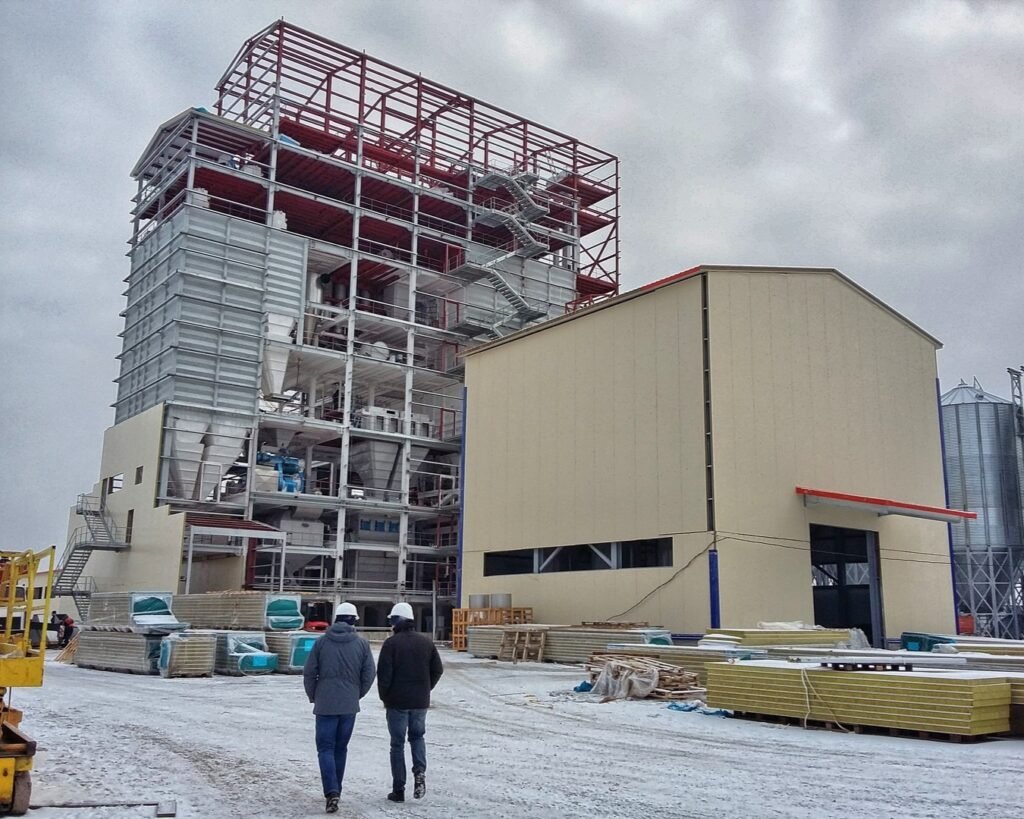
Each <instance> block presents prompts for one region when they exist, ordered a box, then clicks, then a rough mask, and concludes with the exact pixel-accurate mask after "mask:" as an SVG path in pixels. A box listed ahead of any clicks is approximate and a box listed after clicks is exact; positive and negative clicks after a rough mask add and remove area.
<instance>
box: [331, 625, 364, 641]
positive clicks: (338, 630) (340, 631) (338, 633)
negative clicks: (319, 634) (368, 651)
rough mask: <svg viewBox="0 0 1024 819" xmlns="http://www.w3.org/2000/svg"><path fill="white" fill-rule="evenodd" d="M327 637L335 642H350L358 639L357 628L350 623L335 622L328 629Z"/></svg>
mask: <svg viewBox="0 0 1024 819" xmlns="http://www.w3.org/2000/svg"><path fill="white" fill-rule="evenodd" d="M326 635H327V639H328V640H331V641H332V642H335V643H350V642H352V640H356V639H358V637H359V635H358V634H356V630H355V628H354V627H353V626H350V625H349V624H348V623H335V624H334V625H332V626H331V627H330V628H329V629H327V631H326Z"/></svg>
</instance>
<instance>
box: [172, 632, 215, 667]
mask: <svg viewBox="0 0 1024 819" xmlns="http://www.w3.org/2000/svg"><path fill="white" fill-rule="evenodd" d="M216 661H217V638H216V637H215V636H214V635H213V634H172V635H171V636H169V637H164V639H163V640H162V641H161V642H160V675H161V676H162V677H211V676H213V669H214V665H215V664H216Z"/></svg>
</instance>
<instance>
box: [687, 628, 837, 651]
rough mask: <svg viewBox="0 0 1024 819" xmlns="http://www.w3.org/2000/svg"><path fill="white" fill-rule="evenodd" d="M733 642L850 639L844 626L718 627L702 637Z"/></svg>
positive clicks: (789, 643)
mask: <svg viewBox="0 0 1024 819" xmlns="http://www.w3.org/2000/svg"><path fill="white" fill-rule="evenodd" d="M716 638H723V639H722V642H729V643H735V644H736V645H741V646H822V647H832V646H836V645H838V644H839V643H844V642H846V641H847V640H849V639H850V632H849V630H848V629H845V628H817V629H810V628H804V629H768V628H718V629H714V630H713V631H709V632H708V633H707V634H705V635H704V639H705V640H708V641H715V640H716Z"/></svg>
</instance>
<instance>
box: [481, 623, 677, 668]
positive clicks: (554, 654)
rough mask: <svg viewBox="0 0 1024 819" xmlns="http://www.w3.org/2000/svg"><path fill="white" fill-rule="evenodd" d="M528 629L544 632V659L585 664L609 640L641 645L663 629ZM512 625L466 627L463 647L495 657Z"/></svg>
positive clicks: (604, 648) (574, 627) (539, 626)
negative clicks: (465, 639)
mask: <svg viewBox="0 0 1024 819" xmlns="http://www.w3.org/2000/svg"><path fill="white" fill-rule="evenodd" d="M526 628H529V629H530V630H532V631H538V630H541V631H544V633H545V637H544V640H545V642H544V659H545V660H548V661H550V662H553V663H585V662H587V661H588V660H589V659H590V657H591V655H593V654H595V653H597V652H599V651H605V650H606V649H607V647H608V645H609V643H616V644H628V645H645V644H646V642H647V640H648V639H649V638H650V637H651V636H653V635H656V636H659V637H661V636H663V635H664V633H665V631H664V629H601V628H586V627H584V626H543V625H536V624H534V625H530V626H522V627H519V628H518V630H522V629H526ZM516 630H517V627H516V626H470V627H469V628H468V629H467V630H466V631H467V646H466V648H467V650H468V651H469V653H470V654H472V655H473V656H474V657H497V656H498V651H499V649H500V648H501V641H502V637H503V635H504V633H505V632H515V631H516Z"/></svg>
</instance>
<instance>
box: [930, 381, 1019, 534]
mask: <svg viewBox="0 0 1024 819" xmlns="http://www.w3.org/2000/svg"><path fill="white" fill-rule="evenodd" d="M942 428H943V429H942V431H943V435H944V436H945V441H946V480H947V481H948V484H949V504H950V506H951V507H952V508H954V509H967V510H970V511H972V512H977V513H978V518H977V520H973V521H967V522H966V524H964V525H961V526H954V527H952V531H953V545H954V547H959V548H968V547H976V548H982V547H999V546H1020V545H1022V544H1024V531H1022V508H1021V505H1022V495H1021V481H1022V480H1024V475H1022V470H1021V464H1020V459H1019V456H1018V451H1017V445H1016V435H1015V430H1014V420H1013V406H1012V405H1011V404H1009V403H994V402H991V401H979V402H977V403H955V404H946V405H944V406H943V407H942Z"/></svg>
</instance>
